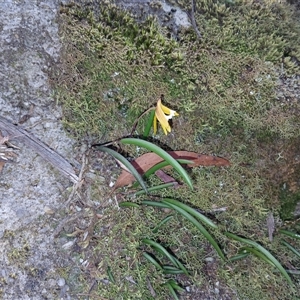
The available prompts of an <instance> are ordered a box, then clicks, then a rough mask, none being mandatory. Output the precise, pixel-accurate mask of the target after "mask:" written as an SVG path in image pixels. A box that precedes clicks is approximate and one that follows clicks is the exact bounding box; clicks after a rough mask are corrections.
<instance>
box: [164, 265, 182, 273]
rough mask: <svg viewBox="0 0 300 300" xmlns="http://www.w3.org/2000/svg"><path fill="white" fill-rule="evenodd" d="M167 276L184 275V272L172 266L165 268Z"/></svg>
mask: <svg viewBox="0 0 300 300" xmlns="http://www.w3.org/2000/svg"><path fill="white" fill-rule="evenodd" d="M163 271H164V273H165V274H184V271H183V270H181V269H178V268H176V267H172V266H163Z"/></svg>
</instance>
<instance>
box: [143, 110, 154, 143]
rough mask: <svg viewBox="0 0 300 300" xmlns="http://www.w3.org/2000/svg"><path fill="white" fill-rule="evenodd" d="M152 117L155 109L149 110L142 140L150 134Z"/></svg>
mask: <svg viewBox="0 0 300 300" xmlns="http://www.w3.org/2000/svg"><path fill="white" fill-rule="evenodd" d="M154 115H155V109H153V110H151V112H150V115H149V118H148V121H147V124H146V127H145V130H144V134H143V137H144V138H147V137H148V136H149V134H150V130H151V128H152V125H153V119H154Z"/></svg>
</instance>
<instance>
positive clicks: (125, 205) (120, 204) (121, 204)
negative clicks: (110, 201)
mask: <svg viewBox="0 0 300 300" xmlns="http://www.w3.org/2000/svg"><path fill="white" fill-rule="evenodd" d="M119 206H120V207H139V205H138V204H137V203H134V202H127V201H124V202H121V203H119Z"/></svg>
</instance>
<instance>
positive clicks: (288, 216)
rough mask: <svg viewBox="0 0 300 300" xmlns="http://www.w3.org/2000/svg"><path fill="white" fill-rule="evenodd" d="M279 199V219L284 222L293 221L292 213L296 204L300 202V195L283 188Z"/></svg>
mask: <svg viewBox="0 0 300 300" xmlns="http://www.w3.org/2000/svg"><path fill="white" fill-rule="evenodd" d="M279 199H280V202H281V209H280V217H281V219H282V220H284V221H287V220H293V219H295V215H294V212H295V209H296V206H297V204H298V203H299V202H300V193H292V192H289V191H288V189H286V188H285V189H284V190H283V189H282V190H281V193H280V196H279Z"/></svg>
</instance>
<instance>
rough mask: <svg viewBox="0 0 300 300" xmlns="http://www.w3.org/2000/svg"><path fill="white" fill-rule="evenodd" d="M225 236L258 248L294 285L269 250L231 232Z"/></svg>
mask: <svg viewBox="0 0 300 300" xmlns="http://www.w3.org/2000/svg"><path fill="white" fill-rule="evenodd" d="M225 235H226V236H228V237H230V238H232V239H234V240H236V241H239V242H241V243H245V244H247V245H250V246H252V247H254V248H256V249H257V250H258V251H260V252H261V253H262V254H264V255H265V256H266V257H267V259H268V260H270V261H271V262H272V263H273V264H274V265H275V267H276V268H277V269H278V270H279V271H280V272H281V274H282V275H283V276H284V277H285V278H286V280H287V281H288V282H289V283H290V284H291V285H292V284H293V282H292V280H291V278H290V276H289V275H288V273H287V272H286V270H285V269H284V268H283V266H282V265H281V264H280V262H279V261H278V260H277V259H276V258H275V257H274V256H273V255H272V254H271V253H270V252H269V251H268V250H267V249H265V248H264V247H262V246H261V245H259V244H258V243H256V242H253V241H251V240H249V239H245V238H241V237H239V236H237V235H235V234H233V233H231V232H225Z"/></svg>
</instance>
